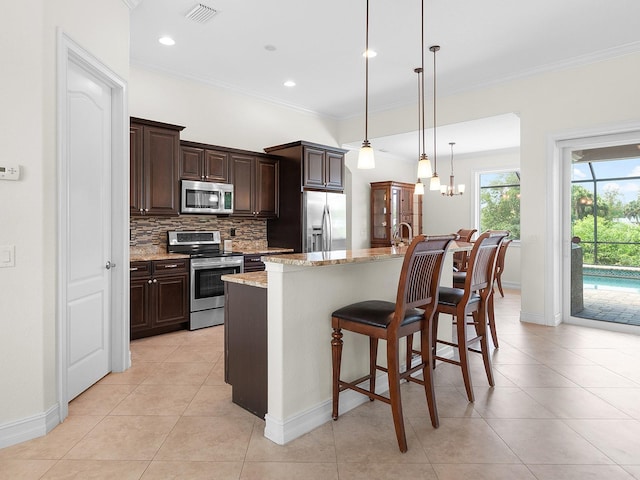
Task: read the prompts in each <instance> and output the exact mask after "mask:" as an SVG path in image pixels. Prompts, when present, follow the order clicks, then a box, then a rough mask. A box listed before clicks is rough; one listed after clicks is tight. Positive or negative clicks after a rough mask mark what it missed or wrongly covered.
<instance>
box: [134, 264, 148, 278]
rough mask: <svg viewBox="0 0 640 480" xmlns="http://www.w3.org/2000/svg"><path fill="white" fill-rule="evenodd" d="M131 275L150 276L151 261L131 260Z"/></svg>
mask: <svg viewBox="0 0 640 480" xmlns="http://www.w3.org/2000/svg"><path fill="white" fill-rule="evenodd" d="M129 275H130V276H131V277H132V278H133V277H148V276H149V275H151V262H131V263H130V264H129Z"/></svg>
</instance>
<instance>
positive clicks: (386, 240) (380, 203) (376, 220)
mask: <svg viewBox="0 0 640 480" xmlns="http://www.w3.org/2000/svg"><path fill="white" fill-rule="evenodd" d="M388 195H389V189H388V188H386V187H372V188H371V246H372V247H374V248H375V247H386V246H389V245H390V242H391V239H390V237H389V232H390V231H391V227H390V225H389V218H390V215H389V202H388Z"/></svg>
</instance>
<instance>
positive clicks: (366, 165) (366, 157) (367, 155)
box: [358, 140, 376, 170]
mask: <svg viewBox="0 0 640 480" xmlns="http://www.w3.org/2000/svg"><path fill="white" fill-rule="evenodd" d="M375 167H376V162H375V159H374V158H373V148H371V144H370V143H369V141H368V140H365V141H364V142H362V147H360V153H359V154H358V168H359V169H364V170H367V169H372V168H375Z"/></svg>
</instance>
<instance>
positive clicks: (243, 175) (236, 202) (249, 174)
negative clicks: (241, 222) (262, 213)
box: [231, 154, 256, 216]
mask: <svg viewBox="0 0 640 480" xmlns="http://www.w3.org/2000/svg"><path fill="white" fill-rule="evenodd" d="M231 178H232V181H233V215H235V216H253V215H254V212H255V206H254V195H255V181H256V180H255V158H254V157H249V156H246V155H239V154H232V155H231Z"/></svg>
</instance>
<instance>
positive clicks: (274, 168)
mask: <svg viewBox="0 0 640 480" xmlns="http://www.w3.org/2000/svg"><path fill="white" fill-rule="evenodd" d="M255 209H256V212H257V215H259V216H261V217H268V218H269V217H270V218H275V217H277V216H278V162H277V160H272V159H268V158H259V157H258V158H257V159H256V196H255Z"/></svg>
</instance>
